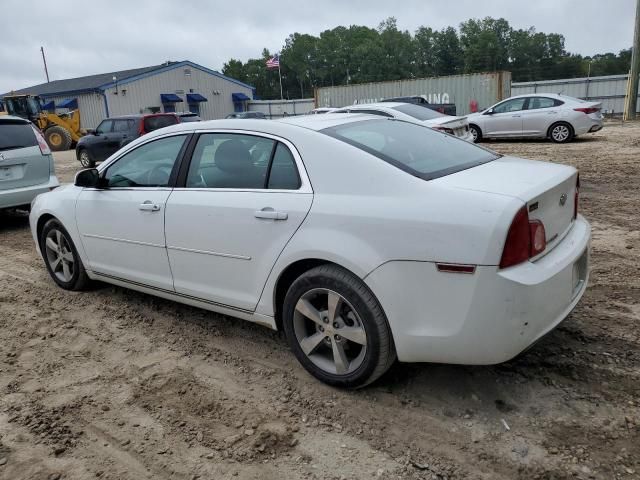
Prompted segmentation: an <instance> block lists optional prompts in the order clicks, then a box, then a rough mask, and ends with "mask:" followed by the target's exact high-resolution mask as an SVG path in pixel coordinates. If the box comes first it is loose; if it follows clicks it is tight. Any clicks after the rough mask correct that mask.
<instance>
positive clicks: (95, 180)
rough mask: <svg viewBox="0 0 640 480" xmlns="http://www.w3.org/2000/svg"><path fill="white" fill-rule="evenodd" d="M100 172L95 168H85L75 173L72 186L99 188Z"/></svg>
mask: <svg viewBox="0 0 640 480" xmlns="http://www.w3.org/2000/svg"><path fill="white" fill-rule="evenodd" d="M100 180H101V179H100V172H98V169H97V168H87V169H86V170H80V171H79V172H78V173H76V178H75V180H74V182H73V184H74V185H75V186H76V187H82V188H100Z"/></svg>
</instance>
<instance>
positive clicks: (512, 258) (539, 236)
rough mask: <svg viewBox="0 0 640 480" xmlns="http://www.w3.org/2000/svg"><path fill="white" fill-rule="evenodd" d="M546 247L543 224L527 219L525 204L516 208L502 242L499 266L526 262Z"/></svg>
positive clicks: (527, 213)
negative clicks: (504, 239)
mask: <svg viewBox="0 0 640 480" xmlns="http://www.w3.org/2000/svg"><path fill="white" fill-rule="evenodd" d="M545 248H547V238H546V232H545V229H544V224H543V223H542V222H541V221H540V220H529V212H528V211H527V207H526V205H525V206H524V207H522V208H521V209H520V210H518V213H516V215H515V217H513V221H512V222H511V226H510V227H509V232H508V233H507V240H506V241H505V243H504V250H503V251H502V258H501V259H500V268H507V267H512V266H513V265H518V264H519V263H522V262H526V261H527V260H529V259H530V258H532V257H535V256H536V255H538V254H540V253H542V252H543V251H544V249H545Z"/></svg>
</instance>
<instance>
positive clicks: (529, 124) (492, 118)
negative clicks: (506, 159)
mask: <svg viewBox="0 0 640 480" xmlns="http://www.w3.org/2000/svg"><path fill="white" fill-rule="evenodd" d="M600 106H601V104H600V103H598V102H590V101H586V100H580V99H579V98H573V97H568V96H566V95H558V94H555V93H530V94H527V95H518V96H516V97H511V98H508V99H507V100H504V101H502V102H500V103H497V104H495V105H494V106H492V107H490V108H487V109H486V110H484V111H482V112H479V113H473V114H471V115H468V116H467V118H468V119H469V128H470V129H471V133H472V134H473V138H474V141H476V142H479V141H481V140H482V139H483V138H550V139H551V140H552V141H554V142H556V143H566V142H570V141H571V140H573V139H574V138H575V137H577V136H578V135H584V134H585V133H593V132H597V131H598V130H601V129H602V127H603V119H602V113H601V112H600Z"/></svg>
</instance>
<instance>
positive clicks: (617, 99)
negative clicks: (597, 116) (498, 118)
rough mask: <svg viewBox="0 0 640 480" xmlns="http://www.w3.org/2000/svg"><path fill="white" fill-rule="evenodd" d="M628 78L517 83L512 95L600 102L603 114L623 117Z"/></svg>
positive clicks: (512, 85)
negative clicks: (560, 95) (564, 97)
mask: <svg viewBox="0 0 640 480" xmlns="http://www.w3.org/2000/svg"><path fill="white" fill-rule="evenodd" d="M628 77H629V75H606V76H602V77H589V78H565V79H561V80H543V81H540V82H516V83H512V84H511V94H512V95H524V94H527V93H559V94H562V95H568V96H570V97H576V98H582V99H584V100H593V101H595V102H600V103H602V111H603V113H606V114H609V115H622V112H623V111H624V98H625V95H626V91H627V78H628ZM639 97H640V95H639ZM638 111H639V112H640V102H638Z"/></svg>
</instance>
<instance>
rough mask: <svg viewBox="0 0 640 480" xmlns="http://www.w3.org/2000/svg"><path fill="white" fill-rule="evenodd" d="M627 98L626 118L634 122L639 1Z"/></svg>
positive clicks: (639, 61) (638, 67)
mask: <svg viewBox="0 0 640 480" xmlns="http://www.w3.org/2000/svg"><path fill="white" fill-rule="evenodd" d="M629 75H630V78H629V84H630V87H629V97H628V98H627V117H628V118H629V120H635V118H636V110H637V108H638V107H637V104H638V75H640V0H637V4H636V22H635V31H634V34H633V47H632V48H631V71H630V73H629Z"/></svg>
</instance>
